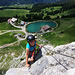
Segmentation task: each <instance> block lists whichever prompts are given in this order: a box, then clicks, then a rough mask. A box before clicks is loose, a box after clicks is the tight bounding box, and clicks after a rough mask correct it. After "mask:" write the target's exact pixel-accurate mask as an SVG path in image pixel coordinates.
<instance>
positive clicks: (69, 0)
mask: <svg viewBox="0 0 75 75" xmlns="http://www.w3.org/2000/svg"><path fill="white" fill-rule="evenodd" d="M69 2H75V0H59V1H58V2H57V3H69Z"/></svg>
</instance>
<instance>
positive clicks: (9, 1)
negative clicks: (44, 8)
mask: <svg viewBox="0 0 75 75" xmlns="http://www.w3.org/2000/svg"><path fill="white" fill-rule="evenodd" d="M70 1H75V0H0V6H9V5H14V4H18V5H19V4H35V3H56V2H57V3H65V2H70Z"/></svg>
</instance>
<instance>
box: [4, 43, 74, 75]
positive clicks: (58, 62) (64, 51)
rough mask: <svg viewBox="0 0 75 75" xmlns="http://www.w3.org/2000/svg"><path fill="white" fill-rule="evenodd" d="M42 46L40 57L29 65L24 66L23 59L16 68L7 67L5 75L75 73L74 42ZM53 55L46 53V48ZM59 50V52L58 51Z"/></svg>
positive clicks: (72, 74)
mask: <svg viewBox="0 0 75 75" xmlns="http://www.w3.org/2000/svg"><path fill="white" fill-rule="evenodd" d="M44 47H45V48H42V50H41V51H42V57H41V58H40V59H38V60H37V61H36V62H35V63H33V64H32V65H31V68H30V69H29V68H27V67H25V60H23V61H22V62H21V63H20V65H19V66H18V68H11V69H9V70H8V71H7V72H6V74H5V75H75V42H72V43H70V44H67V45H61V46H57V47H55V48H53V46H51V45H46V46H44ZM47 49H48V52H49V53H51V50H52V51H54V52H55V53H53V55H46V54H47V51H46V50H47ZM59 52H60V53H59Z"/></svg>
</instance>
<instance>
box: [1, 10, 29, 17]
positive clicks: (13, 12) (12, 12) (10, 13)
mask: <svg viewBox="0 0 75 75" xmlns="http://www.w3.org/2000/svg"><path fill="white" fill-rule="evenodd" d="M28 11H29V10H24V9H4V10H0V17H13V16H16V15H18V16H22V15H26V14H28ZM5 12H6V13H5Z"/></svg>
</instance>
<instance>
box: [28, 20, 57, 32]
mask: <svg viewBox="0 0 75 75" xmlns="http://www.w3.org/2000/svg"><path fill="white" fill-rule="evenodd" d="M44 25H49V26H51V27H55V26H56V24H55V23H54V22H42V21H41V22H35V23H31V24H29V25H28V26H27V32H30V33H34V32H38V31H40V28H41V27H42V26H44Z"/></svg>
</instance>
